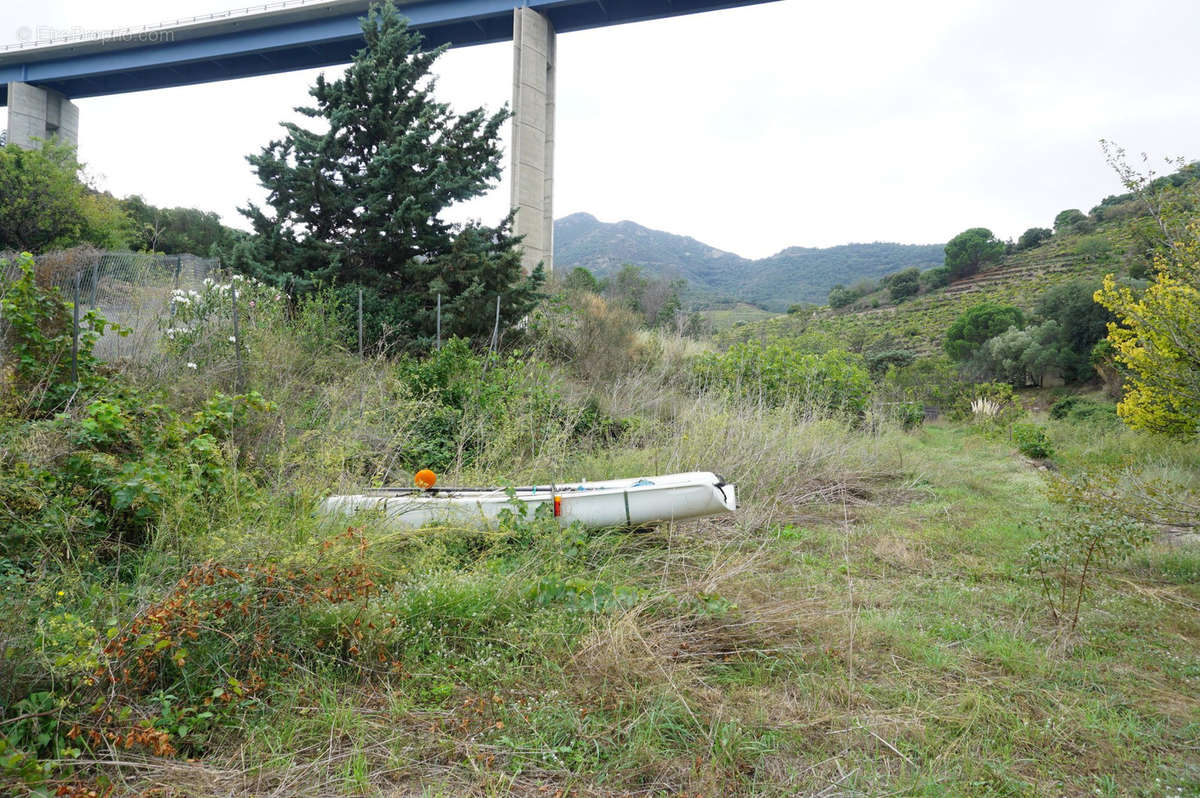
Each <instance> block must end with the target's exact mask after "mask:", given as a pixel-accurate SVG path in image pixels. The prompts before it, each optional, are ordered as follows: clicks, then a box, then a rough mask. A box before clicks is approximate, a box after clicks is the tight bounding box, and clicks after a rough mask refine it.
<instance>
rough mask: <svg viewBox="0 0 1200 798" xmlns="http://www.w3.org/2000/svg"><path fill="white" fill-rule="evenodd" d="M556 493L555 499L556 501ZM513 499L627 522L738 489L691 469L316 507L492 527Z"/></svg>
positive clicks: (705, 506) (398, 522) (676, 515)
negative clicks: (677, 472) (678, 471)
mask: <svg viewBox="0 0 1200 798" xmlns="http://www.w3.org/2000/svg"><path fill="white" fill-rule="evenodd" d="M556 499H557V501H556ZM514 501H516V502H519V505H518V506H522V505H523V506H524V507H526V508H528V513H529V516H530V517H532V516H533V514H534V513H535V512H536V511H537V509H538V508H539V507H541V506H542V505H547V504H548V505H550V510H549V511H550V512H552V513H553V515H554V517H555V519H556V520H557V521H558V522H559V524H560V525H561V526H568V525H569V524H572V523H575V522H579V523H580V524H582V525H583V526H585V527H589V528H604V527H631V526H644V525H647V524H656V523H664V522H668V521H678V520H682V519H685V518H697V517H700V516H705V515H715V514H719V513H732V512H734V511H735V510H736V509H737V493H736V490H735V488H734V486H733V485H727V484H725V482H724V481H723V480H722V479H721V478H720V477H719V476H717V475H716V474H713V473H710V472H707V471H696V472H691V473H687V474H667V475H663V476H656V477H640V478H635V479H618V480H611V481H606V482H582V483H572V484H570V485H558V486H551V485H537V486H530V487H523V488H517V489H516V490H515V492H514V495H513V497H510V496H509V495H508V492H507V491H506V489H504V488H489V489H453V488H447V489H442V490H438V489H434V490H433V491H417V492H413V491H406V490H387V489H384V490H378V491H370V492H367V493H359V494H352V495H346V496H331V497H329V498H328V499H326V500H325V502H324V505H323V510H324V511H325V512H326V513H327V514H330V515H339V514H340V515H352V514H354V513H358V512H382V514H383V516H384V517H385V518H386V519H387V521H388V522H389V523H390V524H392V525H395V526H402V527H421V526H425V525H426V524H447V525H469V526H484V527H492V526H495V525H496V523H497V521H498V520H499V518H500V514H501V513H502V512H503V511H504V510H505V509H508V510H514V509H516V507H514Z"/></svg>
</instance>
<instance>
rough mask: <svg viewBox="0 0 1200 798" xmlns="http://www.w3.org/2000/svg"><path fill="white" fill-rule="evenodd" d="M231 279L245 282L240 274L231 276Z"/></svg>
mask: <svg viewBox="0 0 1200 798" xmlns="http://www.w3.org/2000/svg"><path fill="white" fill-rule="evenodd" d="M233 279H235V280H245V279H246V278H245V277H242V275H240V274H235V275H233Z"/></svg>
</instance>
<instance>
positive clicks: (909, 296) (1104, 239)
mask: <svg viewBox="0 0 1200 798" xmlns="http://www.w3.org/2000/svg"><path fill="white" fill-rule="evenodd" d="M1198 178H1200V167H1197V165H1195V164H1190V165H1181V166H1180V168H1179V169H1177V171H1175V172H1173V173H1172V174H1170V175H1167V176H1164V177H1158V178H1155V179H1153V180H1152V181H1148V182H1147V183H1146V184H1145V186H1144V192H1143V194H1141V195H1137V194H1134V193H1127V194H1123V195H1114V196H1110V197H1107V198H1105V199H1104V200H1102V201H1101V202H1100V203H1099V204H1098V205H1096V206H1095V207H1094V208H1092V210H1091V211H1090V212H1088V213H1083V212H1082V211H1079V210H1077V209H1068V210H1065V211H1063V212H1061V213H1059V214H1057V216H1056V218H1055V219H1054V220H1053V224H1054V228H1053V229H1049V228H1031V229H1030V230H1028V231H1026V232H1025V233H1024V234H1023V235H1022V236H1021V237H1020V239H1019V240H1018V241H1017V242H1015V243H1008V244H1005V243H1004V242H1001V241H998V240H996V238H995V236H994V235H992V233H991V231H990V230H987V229H986V228H972V229H970V230H967V231H964V232H963V233H961V234H960V235H958V236H956V237H955V238H954V240H952V241H951V242H950V243H949V244H947V245H946V248H945V253H944V262H943V263H942V264H941V265H940V266H938V267H935V268H932V269H929V270H926V271H924V272H918V273H914V272H912V271H908V272H896V273H893V274H891V275H885V276H884V277H883V278H882V279H880V280H875V281H867V280H864V281H860V282H859V283H858V284H857V285H855V286H851V287H850V288H844V287H838V288H835V289H834V291H833V292H831V294H830V304H829V306H826V307H824V308H807V309H796V311H797V312H794V313H792V314H789V315H786V316H777V317H774V318H771V319H767V320H763V321H757V322H752V323H748V324H742V325H739V326H737V327H736V328H735V329H732V330H730V331H728V332H727V333H726V336H727V339H728V340H730V341H742V340H753V339H766V340H771V339H775V338H789V339H795V338H807V339H808V340H811V341H819V340H825V341H828V342H842V345H849V346H850V347H851V348H852V349H854V350H856V351H860V352H868V353H870V352H875V353H887V352H906V353H908V356H909V357H927V356H932V355H937V354H940V353H946V354H948V355H949V356H950V357H951V358H952V359H956V360H959V361H961V362H964V363H965V362H966V361H969V360H970V359H971V357H972V356H973V355H974V354H975V352H976V349H977V348H978V347H979V346H982V345H983V343H984V341H985V340H987V339H990V338H992V337H994V336H996V335H999V334H1000V333H1003V332H1005V331H1006V330H1007V328H1008V327H1010V326H1012V327H1017V328H1018V329H1019V332H1020V334H1019V335H1018V334H1014V337H1011V339H1010V340H1008V341H1007V342H997V344H996V345H995V347H993V349H994V354H996V356H997V357H999V354H998V353H999V352H1000V351H1002V350H1004V347H1005V346H1007V347H1008V349H1009V351H1011V349H1012V347H1013V346H1016V345H1017V344H1018V343H1019V341H1018V339H1022V340H1023V341H1024V343H1023V344H1022V346H1023V347H1024V348H1023V350H1022V351H1029V352H1030V354H1029V355H1028V357H1026V361H1027V362H1029V363H1033V362H1041V363H1042V364H1043V365H1042V366H1032V367H1030V368H1027V369H1021V368H1018V367H1016V366H1014V365H1013V364H1012V361H1011V358H1010V359H1009V365H1008V366H1007V367H1002V366H995V365H992V366H985V365H982V364H980V363H978V362H977V363H976V364H975V365H974V366H973V367H972V369H973V371H974V373H976V374H977V375H979V376H981V377H982V376H985V375H991V376H992V377H995V376H997V375H998V374H999V373H1000V372H1003V373H1006V374H1008V375H1010V376H1011V377H1012V381H1013V382H1015V383H1017V384H1020V385H1024V384H1025V383H1026V382H1030V383H1035V384H1040V383H1041V381H1042V377H1043V376H1044V374H1045V373H1046V372H1047V371H1050V372H1055V373H1061V375H1062V376H1065V378H1066V379H1068V381H1073V380H1079V379H1083V380H1086V379H1090V378H1092V377H1093V376H1094V375H1095V369H1096V367H1097V364H1096V363H1095V362H1093V359H1092V353H1091V346H1092V345H1094V344H1096V343H1097V342H1098V341H1099V340H1100V339H1102V338H1103V337H1104V335H1105V332H1106V324H1107V323H1108V321H1110V320H1111V316H1109V315H1108V314H1107V312H1106V311H1104V309H1103V308H1102V307H1101V306H1100V305H1097V304H1096V303H1095V302H1094V301H1093V300H1092V296H1093V295H1094V294H1095V293H1096V291H1098V290H1099V289H1100V288H1101V287H1102V283H1103V279H1104V277H1105V275H1107V274H1114V275H1115V276H1116V280H1117V282H1116V283H1115V285H1117V286H1120V285H1125V286H1128V287H1130V288H1132V289H1134V290H1137V289H1138V287H1139V286H1144V284H1145V280H1146V279H1147V278H1148V277H1149V276H1152V274H1153V271H1154V267H1153V263H1154V260H1155V258H1156V257H1159V256H1161V255H1162V254H1163V252H1164V245H1163V244H1162V243H1161V239H1162V229H1163V225H1164V224H1167V223H1166V222H1164V221H1163V215H1162V214H1163V212H1160V211H1159V210H1158V209H1159V208H1164V207H1165V208H1166V211H1165V213H1167V214H1168V215H1171V214H1173V215H1174V216H1175V217H1176V218H1185V217H1186V216H1187V214H1188V213H1190V212H1191V211H1190V208H1191V207H1192V203H1193V202H1194V199H1192V198H1193V197H1194V195H1195V193H1196V191H1197V186H1198V185H1200V179H1198ZM1176 224H1177V226H1178V223H1176ZM898 287H899V289H900V290H899V291H898V290H897V288H898ZM987 308H999V309H1011V311H1012V312H1013V313H1016V314H1018V316H1019V317H1018V316H1012V315H1004V316H1002V317H1003V319H1004V321H1003V322H998V324H1000V327H1001V328H996V329H992V328H991V327H987V328H986V331H987V335H985V336H983V337H982V338H980V337H979V335H981V334H982V333H980V332H976V333H973V335H974V336H975V339H976V340H974V343H973V344H972V345H971V347H970V351H966V350H964V349H963V348H962V347H963V346H964V344H962V343H956V342H954V341H949V342H948V336H951V337H953V336H952V335H951V334H952V332H953V331H954V330H955V327H956V325H959V326H961V325H964V324H969V323H972V322H971V317H972V315H973V314H974V315H978V314H980V313H981V312H982V311H983V310H984V309H987ZM1003 312H1005V313H1007V312H1008V311H1003ZM1047 325H1050V326H1047ZM1026 328H1027V329H1026ZM1035 328H1036V329H1035ZM1052 328H1054V329H1052ZM1030 336H1032V338H1030ZM1034 339H1036V340H1039V341H1041V343H1040V344H1035V343H1031V341H1033V340H1034ZM829 345H832V343H830V344H829ZM996 347H998V349H997V348H996ZM1046 347H1050V348H1051V349H1054V351H1056V352H1057V354H1055V355H1050V354H1049V350H1047V349H1046ZM1035 349H1037V351H1038V352H1040V355H1038V356H1035V355H1034V354H1033V351H1034V350H1035ZM1085 349H1086V351H1084V350H1085ZM1097 357H1100V355H1097ZM999 359H1000V360H1004V358H1002V357H1000V358H999ZM1049 362H1053V364H1054V366H1053V367H1052V368H1048V367H1045V364H1046V363H1049ZM1100 367H1101V368H1104V367H1103V366H1102V365H1101V366H1100Z"/></svg>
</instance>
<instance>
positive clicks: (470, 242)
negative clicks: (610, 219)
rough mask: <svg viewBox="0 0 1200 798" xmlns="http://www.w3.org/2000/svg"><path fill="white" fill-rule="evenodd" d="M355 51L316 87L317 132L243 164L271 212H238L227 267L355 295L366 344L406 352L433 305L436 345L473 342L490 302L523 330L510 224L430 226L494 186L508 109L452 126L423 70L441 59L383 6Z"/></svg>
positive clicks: (305, 132)
mask: <svg viewBox="0 0 1200 798" xmlns="http://www.w3.org/2000/svg"><path fill="white" fill-rule="evenodd" d="M362 27H363V34H364V36H365V38H366V47H365V48H363V49H362V50H360V51H359V52H358V54H357V55H355V57H354V62H353V64H351V66H350V67H349V68H348V69H347V70H346V72H345V74H344V75H343V76H342V77H341V78H340V79H338V80H335V81H333V82H329V81H326V80H325V77H324V75H321V76H319V77H318V78H317V82H316V85H315V86H313V88H312V89H310V91H309V93H310V94H311V95H312V97H313V98H314V100H315V104H314V105H313V106H311V107H301V108H297V109H296V111H297V112H298V113H300V114H303V115H304V116H306V117H309V118H312V119H321V120H324V122H325V123H326V124H325V125H323V126H322V127H325V126H327V130H324V131H323V132H318V131H314V130H309V129H307V128H305V127H301V126H300V125H296V124H292V123H284V124H283V127H284V128H285V130H286V135H285V136H284V137H283V138H282V139H281V140H277V141H272V142H271V143H270V144H268V145H267V146H266V147H264V148H263V150H262V152H261V153H260V154H258V155H251V156H248V157H247V160H248V161H249V162H250V163H251V165H252V166H253V167H254V169H255V171H256V172H257V174H258V178H259V181H260V182H261V183H262V185H263V187H264V188H266V189H267V192H268V196H267V204H268V205H269V206H270V209H271V211H270V212H268V211H266V210H264V209H263V208H260V207H258V206H256V205H255V204H253V203H250V204H249V205H248V207H246V208H243V209H240V210H241V212H242V213H243V214H244V215H245V216H246V217H247V218H248V219H249V220H250V222H251V224H252V225H253V227H254V231H255V236H254V237H253V238H252V239H250V240H249V241H247V242H243V243H242V244H241V245H239V247H238V249H237V250H236V251H235V252H234V253H232V261H233V263H234V266H235V268H240V269H243V270H245V271H249V272H251V273H253V274H255V275H256V276H259V277H261V278H263V279H267V280H269V281H271V282H275V283H276V284H279V285H288V286H294V287H295V289H296V290H298V291H301V292H304V291H308V290H311V289H313V288H314V287H315V286H317V285H319V284H321V283H325V284H334V285H336V286H338V287H339V289H340V290H342V291H343V292H345V293H346V295H347V296H348V297H349V296H355V295H356V294H357V291H358V289H359V288H362V289H363V292H364V299H365V302H364V308H365V310H366V315H367V334H368V336H370V337H371V338H372V339H377V338H379V337H380V336H382V335H384V334H385V333H386V332H391V333H392V334H394V335H398V337H399V338H400V339H401V340H402V341H405V342H408V343H418V342H421V341H423V340H427V339H428V338H430V337H432V335H433V334H434V325H435V316H434V307H435V303H436V295H437V294H441V295H442V309H443V317H442V318H443V321H442V329H443V332H444V334H462V335H467V336H471V337H474V338H477V339H478V338H485V337H486V336H487V335H489V334H490V332H491V323H492V320H493V318H494V316H493V314H494V310H495V302H496V297H497V295H499V296H500V302H501V312H502V317H503V319H504V320H505V321H506V322H508V323H509V324H511V323H514V322H516V321H518V320H520V319H521V318H523V317H524V316H525V315H526V314H527V313H528V312H529V310H531V309H532V307H533V304H534V303H535V302H536V301H537V298H538V287H539V286H540V284H541V282H542V272H541V269H540V268H539V269H538V270H537V271H536V272H535V273H534V274H532V275H529V276H524V275H523V274H522V271H521V264H520V256H519V253H518V252H517V250H516V248H515V247H516V245H517V244H518V243H519V239H517V238H515V237H514V236H513V235H512V232H511V231H512V215H511V214H510V215H509V216H508V217H507V218H505V219H504V220H502V221H501V222H500V223H499V224H497V225H496V226H494V227H488V226H485V225H483V224H481V223H478V222H472V223H470V224H467V225H454V224H451V223H449V222H447V221H446V220H445V219H444V218H442V215H443V213H444V211H445V210H446V209H447V208H448V207H449V206H451V205H453V204H454V203H456V202H461V201H463V200H466V199H470V198H472V197H476V196H479V195H480V194H482V193H484V192H485V191H487V190H488V189H489V188H491V187H492V186H494V185H495V182H496V181H497V180H498V179H499V177H500V173H501V150H500V146H499V137H500V126H501V125H502V124H504V122H505V121H506V120H507V119H508V118H509V116H510V114H509V112H508V110H507V109H503V110H500V111H498V112H496V113H494V114H491V115H489V114H487V112H485V111H484V109H482V108H477V109H475V110H472V111H468V112H466V113H463V114H455V113H454V112H453V111H452V110H451V108H450V106H449V105H447V104H446V103H442V102H437V101H436V100H435V99H434V97H433V90H434V86H435V82H436V81H435V78H434V76H433V75H432V73H431V71H430V69H431V67H432V66H433V64H434V62H435V61H436V60H437V58H438V57H439V56H440V55H441V54H442V53H443V52H444V51H445V47H441V48H438V49H436V50H431V51H425V52H422V50H421V36H420V34H418V33H415V32H413V31H410V30H409V29H408V26H407V23H406V22H405V20H404V19H403V18H402V17H401V16H400V15H399V14H398V13H397V11H396V8H395V6H393V5H392V4H391V3H390V2H389V3H387V4H385V5H381V6H373V7H372V8H371V10H370V12H369V14H368V16H367V17H366V18H365V19H364V20H363V26H362Z"/></svg>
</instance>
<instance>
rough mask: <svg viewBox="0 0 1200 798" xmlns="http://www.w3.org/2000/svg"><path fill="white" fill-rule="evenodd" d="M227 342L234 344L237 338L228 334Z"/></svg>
mask: <svg viewBox="0 0 1200 798" xmlns="http://www.w3.org/2000/svg"><path fill="white" fill-rule="evenodd" d="M229 343H231V344H236V343H237V339H236V338H234V337H233V336H232V335H231V336H229Z"/></svg>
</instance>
